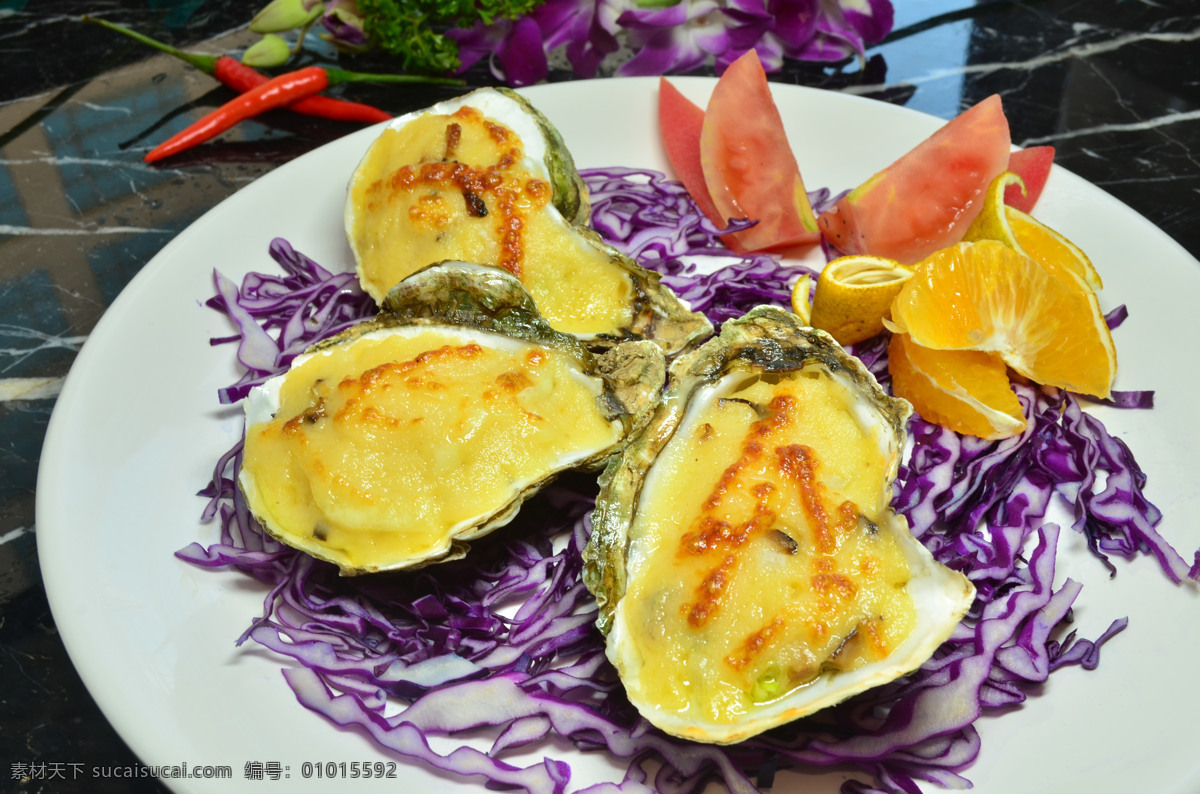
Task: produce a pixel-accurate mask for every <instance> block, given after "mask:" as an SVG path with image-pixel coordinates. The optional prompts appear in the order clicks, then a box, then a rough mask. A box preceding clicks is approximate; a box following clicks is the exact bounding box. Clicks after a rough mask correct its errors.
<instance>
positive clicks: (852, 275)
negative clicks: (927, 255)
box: [811, 254, 912, 345]
mask: <svg viewBox="0 0 1200 794" xmlns="http://www.w3.org/2000/svg"><path fill="white" fill-rule="evenodd" d="M910 275H912V270H911V269H910V268H908V267H906V266H904V265H902V264H900V263H899V262H897V261H896V260H894V259H888V258H887V257H883V256H870V255H867V254H853V255H851V256H843V257H838V258H837V259H834V260H832V261H831V262H829V263H828V264H826V265H825V268H824V269H823V270H822V271H821V275H820V276H819V277H818V278H817V291H816V293H814V295H813V300H812V320H811V325H812V327H813V328H820V329H821V330H823V331H828V332H829V334H830V335H831V336H832V337H833V338H834V339H836V340H837V341H838V343H839V344H843V345H852V344H854V343H855V342H861V341H863V340H864V339H870V338H871V337H873V336H876V335H878V334H879V333H881V332H882V331H883V318H884V317H885V316H886V315H887V313H888V308H889V307H890V306H891V305H892V299H893V298H895V297H896V293H898V292H899V291H900V287H901V286H903V285H904V282H905V281H907V280H908V277H909V276H910Z"/></svg>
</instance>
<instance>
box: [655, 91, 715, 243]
mask: <svg viewBox="0 0 1200 794" xmlns="http://www.w3.org/2000/svg"><path fill="white" fill-rule="evenodd" d="M703 124H704V109H703V108H701V107H700V106H699V105H697V104H696V103H695V102H693V101H692V100H690V99H688V98H687V97H685V96H684V95H683V94H682V93H680V92H679V89H678V88H676V87H675V86H673V85H672V84H671V83H670V82H668V81H667V79H666V78H665V77H660V78H658V129H659V134H660V135H662V142H663V150H664V151H665V152H666V155H667V162H669V163H670V164H671V170H673V171H674V172H675V176H676V178H677V179H679V181H680V182H682V183H683V186H684V187H685V188H687V192H688V193H689V194H691V196H692V200H693V201H695V202H696V206H698V207H699V208H700V211H701V212H703V213H704V214H705V215H707V216H708V218H709V220H711V221H712V222H713V223H715V224H717V225H718V226H719V227H724V226H725V220H726V219H725V218H724V217H723V216H722V215H721V213H720V212H718V211H717V205H715V204H713V201H712V199H711V198H710V197H709V195H708V187H707V186H706V185H705V184H704V169H702V168H701V167H700V128H701V127H702V126H703Z"/></svg>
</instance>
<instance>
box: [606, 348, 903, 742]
mask: <svg viewBox="0 0 1200 794" xmlns="http://www.w3.org/2000/svg"><path fill="white" fill-rule="evenodd" d="M818 373H819V371H818V370H815V369H813V370H809V371H804V372H802V373H801V374H798V375H792V376H787V377H784V378H783V379H782V380H778V379H775V378H773V379H772V380H778V382H774V383H772V382H769V381H768V380H765V379H758V378H753V377H751V378H749V379H748V380H747V379H745V378H742V379H740V381H731V380H730V379H728V378H727V379H726V380H725V381H723V382H722V383H723V384H725V385H723V386H722V385H718V387H717V390H711V389H710V390H708V393H707V394H703V395H701V394H698V395H695V396H694V398H693V400H692V404H691V407H690V408H689V409H688V415H687V417H685V420H684V422H683V423H682V424H681V426H680V428H679V429H678V430H677V431H676V433H675V435H674V437H673V438H672V440H671V441H670V442H669V443H668V444H667V446H666V448H665V449H664V450H663V451H662V453H660V455H659V456H658V458H657V460H656V462H655V466H654V469H653V470H652V472H651V474H650V476H649V477H648V478H647V481H646V483H645V485H644V487H643V490H642V494H643V496H642V502H641V503H640V504H639V506H638V513H637V516H636V518H635V523H634V527H633V529H632V533H631V535H632V537H633V541H632V544H631V547H630V550H629V566H630V573H629V581H630V585H629V590H628V591H627V592H626V594H625V596H624V598H623V600H622V602H621V608H622V609H623V610H626V621H627V623H628V625H629V626H630V630H629V631H628V633H627V639H628V640H629V642H630V643H631V644H632V645H633V646H634V647H633V649H632V652H631V655H632V657H633V658H635V659H636V660H637V661H636V664H635V667H637V668H638V671H637V678H638V683H637V687H638V689H639V692H640V697H641V698H643V699H645V700H647V701H649V702H650V703H652V704H653V705H654V706H655V707H657V708H659V709H661V710H664V711H667V712H673V713H676V714H679V715H680V716H686V715H689V714H691V715H693V716H695V717H696V719H698V720H704V721H712V722H717V723H732V722H735V721H736V720H738V718H739V717H740V716H741V715H743V714H745V713H747V712H748V711H749V710H750V709H752V708H753V707H754V706H755V704H759V703H764V702H768V701H772V700H775V699H777V698H779V697H782V696H783V695H786V694H787V693H788V692H790V691H793V690H795V689H796V688H797V687H802V686H804V685H805V684H806V683H809V682H811V681H813V680H814V679H815V678H816V677H817V676H818V675H819V674H820V673H821V672H822V671H825V670H829V669H852V668H854V667H857V666H860V665H862V664H865V663H867V662H871V661H875V660H877V659H881V658H884V657H886V656H887V655H888V654H889V652H890V651H891V650H892V649H894V648H896V647H897V646H898V645H899V644H900V643H901V642H902V641H903V640H904V638H905V637H906V636H907V635H908V634H909V632H910V631H911V630H912V627H913V626H914V625H915V622H916V614H915V610H914V607H913V603H912V598H911V597H910V596H909V594H908V593H907V592H906V590H905V586H904V585H905V582H906V581H907V580H908V578H909V567H908V563H907V561H906V560H905V557H904V554H903V552H902V550H901V549H900V547H899V545H898V544H897V542H896V540H895V539H894V537H892V536H890V535H888V534H886V533H883V532H878V531H876V527H875V523H876V522H877V521H878V520H879V518H880V516H881V514H882V511H884V510H885V509H887V499H888V497H889V496H890V491H889V489H887V488H886V487H885V483H886V478H887V474H888V471H889V467H890V466H891V464H892V456H891V455H889V454H888V453H886V452H883V451H881V442H880V437H879V433H880V431H881V427H879V426H875V427H864V426H863V424H860V422H861V421H862V420H861V418H859V417H858V415H857V414H856V411H858V410H861V409H859V408H856V401H855V399H854V395H853V394H851V393H850V392H849V390H847V389H846V388H845V387H844V386H842V385H841V384H839V383H838V382H836V381H834V380H833V379H831V378H830V377H829V376H828V375H827V374H818ZM651 494H652V495H653V496H650V495H651ZM624 672H625V671H623V674H624Z"/></svg>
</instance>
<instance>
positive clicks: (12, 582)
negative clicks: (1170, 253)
mask: <svg viewBox="0 0 1200 794" xmlns="http://www.w3.org/2000/svg"><path fill="white" fill-rule="evenodd" d="M895 4H896V29H895V31H894V33H893V34H892V35H891V36H890V37H889V39H888V40H887V41H885V42H884V43H883V44H882V45H880V46H878V47H874V48H872V49H871V50H870V51H869V53H868V54H869V56H870V59H869V61H868V62H867V64H866V65H865V68H861V69H860V67H859V65H858V64H856V63H849V64H839V65H833V66H818V65H812V64H791V65H789V66H788V67H787V68H786V69H785V70H784V71H783V72H782V73H780V74H777V75H774V76H773V79H775V80H778V81H780V82H788V83H798V84H804V85H813V86H818V87H824V88H829V89H832V90H840V91H848V92H852V93H855V94H859V95H863V96H868V97H872V98H875V99H878V100H880V101H885V102H892V103H896V104H901V105H905V106H908V107H911V108H914V109H917V110H921V111H925V112H928V113H932V114H934V115H937V116H941V117H943V118H949V117H950V116H952V115H954V114H955V113H957V112H958V111H959V110H960V109H962V108H964V107H966V106H968V105H970V104H972V103H973V102H975V101H977V100H978V99H981V98H983V97H984V96H986V95H988V94H991V93H999V94H1000V95H1001V96H1002V97H1003V100H1004V104H1005V109H1006V111H1007V113H1008V115H1009V118H1010V121H1011V124H1012V132H1013V141H1014V143H1017V144H1019V145H1023V146H1028V145H1035V144H1052V145H1054V146H1055V147H1056V148H1057V162H1058V163H1059V164H1061V165H1062V166H1064V167H1066V168H1067V169H1069V170H1071V171H1073V172H1075V173H1077V174H1079V175H1080V176H1082V177H1084V178H1085V179H1087V180H1089V181H1090V182H1092V183H1093V184H1095V185H1097V186H1099V187H1100V188H1102V189H1104V190H1106V191H1108V192H1109V193H1111V194H1112V195H1113V196H1115V197H1116V198H1118V199H1120V200H1121V201H1123V202H1125V203H1126V204H1128V205H1130V206H1131V207H1133V208H1134V209H1136V210H1137V211H1138V212H1140V213H1142V214H1143V215H1145V216H1146V217H1147V218H1149V219H1150V220H1151V221H1152V222H1154V223H1155V224H1157V225H1158V226H1159V227H1160V228H1162V229H1163V231H1165V232H1166V233H1167V234H1168V235H1170V236H1171V237H1173V238H1174V239H1175V240H1176V241H1178V242H1179V243H1180V244H1181V245H1182V246H1183V247H1184V248H1185V249H1187V251H1189V252H1190V253H1191V254H1192V255H1193V256H1200V223H1198V222H1197V221H1198V220H1200V218H1198V211H1197V206H1198V203H1197V194H1198V193H1200V77H1198V75H1200V7H1198V6H1197V5H1196V4H1195V3H1193V2H1187V1H1185V0H1026V2H1011V1H1010V0H981V1H980V2H976V3H971V2H968V1H967V0H895ZM253 10H254V9H253V8H252V7H248V6H247V5H246V4H244V3H237V2H231V1H230V0H184V1H183V2H179V1H178V0H140V1H139V2H113V0H97V2H94V3H91V4H82V3H78V2H76V0H49V1H48V2H38V3H34V2H29V1H28V0H0V59H2V61H0V62H2V63H3V65H4V69H3V78H2V79H0V762H3V766H2V767H0V791H15V792H61V791H77V790H78V791H89V792H153V791H160V790H164V789H162V788H161V787H160V786H159V784H157V783H155V782H153V781H150V780H145V779H138V780H132V781H130V780H127V779H103V778H100V779H96V778H90V777H89V778H88V779H87V780H86V783H79V782H72V781H71V780H69V779H64V778H70V777H71V775H70V771H71V770H70V769H69V768H66V767H65V765H67V764H71V763H83V764H87V765H88V766H89V767H91V766H102V767H122V766H133V765H136V763H137V762H136V759H135V758H134V757H133V755H132V754H131V753H130V751H129V750H128V749H127V747H126V746H125V745H124V743H123V742H122V740H121V739H120V738H119V737H118V736H117V734H116V733H115V732H114V731H113V730H112V728H111V727H110V726H109V724H108V722H107V721H106V720H105V718H104V716H103V715H102V714H101V713H100V712H99V710H98V709H97V707H96V706H95V705H94V703H93V702H92V701H91V699H90V697H89V695H88V693H87V691H86V690H85V688H84V687H83V685H82V683H81V682H80V680H79V678H78V676H77V674H76V673H75V671H74V668H73V667H72V665H71V663H70V661H69V659H68V658H67V655H66V653H65V651H64V649H63V645H62V643H61V641H60V639H59V637H58V636H57V634H56V631H55V625H54V620H53V617H52V616H51V615H50V612H49V608H48V606H47V602H46V596H45V593H44V591H43V589H42V586H41V582H40V577H39V573H38V564H37V558H36V528H35V517H34V494H35V489H36V475H37V465H38V458H39V454H40V451H41V447H42V440H43V436H44V434H45V430H46V426H47V422H48V420H49V416H50V412H51V409H52V408H53V405H54V400H55V395H56V394H57V393H58V389H59V386H60V384H61V382H62V379H63V377H64V376H65V375H66V373H67V370H68V369H69V367H70V366H71V362H72V361H73V359H74V357H75V354H76V353H77V351H78V350H79V348H80V346H81V345H82V344H83V342H84V341H85V340H86V339H87V336H88V333H89V331H90V330H91V329H92V327H93V326H94V325H95V323H96V321H97V320H98V319H99V317H100V315H101V314H102V313H103V312H104V310H105V308H106V307H107V306H108V305H109V304H110V303H111V302H112V301H113V299H114V298H115V297H116V295H117V294H118V293H119V292H120V291H121V289H122V288H123V287H124V286H125V284H126V283H127V282H128V281H129V280H130V279H131V278H132V277H133V276H134V275H135V274H136V273H137V272H138V270H139V269H140V268H141V267H142V266H143V265H144V264H145V263H146V262H147V261H149V260H150V259H151V258H152V257H153V256H154V255H155V253H156V252H157V251H158V250H159V249H161V248H162V246H163V245H165V244H166V243H167V242H168V241H169V240H171V239H172V237H173V236H174V235H175V234H177V233H178V232H179V231H180V230H182V229H183V228H184V227H186V226H187V225H188V224H189V223H191V222H192V221H194V220H195V219H196V218H198V217H199V216H200V215H202V214H203V213H204V212H205V211H207V210H208V209H210V208H211V207H213V206H214V205H216V204H217V203H218V202H220V201H221V200H222V199H223V198H225V197H227V196H228V195H230V194H231V193H233V192H234V191H236V190H238V189H239V188H241V187H243V186H245V185H246V184H248V183H249V182H251V181H253V180H254V179H256V178H257V177H259V176H261V175H262V174H264V173H267V172H268V171H270V170H271V169H272V168H274V167H276V166H278V165H279V164H281V163H284V162H287V161H289V160H291V159H292V158H294V157H295V156H297V155H298V154H300V153H303V152H304V151H307V150H309V149H311V148H313V147H316V146H319V145H321V144H323V143H325V142H327V141H329V140H332V139H334V138H335V137H337V136H339V135H341V134H342V133H343V132H344V131H345V128H344V127H342V126H340V125H338V124H334V123H329V122H323V121H319V120H313V119H307V118H302V117H297V116H292V115H288V114H283V113H277V114H270V115H269V116H267V117H264V118H263V119H261V120H258V121H255V122H252V123H248V124H244V125H241V127H239V128H238V129H237V130H236V131H234V132H231V133H229V134H227V135H226V136H224V137H223V138H222V139H220V141H219V142H216V143H213V144H210V145H207V146H204V147H202V148H201V149H198V150H196V151H195V152H194V153H189V154H187V155H184V156H181V157H179V158H177V159H175V160H173V161H171V162H170V164H169V165H166V166H164V167H153V166H147V165H145V164H144V163H143V162H142V160H141V157H142V155H143V154H144V152H145V151H146V150H147V149H148V148H149V146H150V145H152V143H153V142H157V141H158V140H160V139H161V137H162V132H161V131H162V130H164V129H166V128H169V127H171V125H172V124H178V123H179V122H178V119H179V117H180V116H188V117H191V116H194V115H195V114H197V113H198V112H201V111H203V110H205V109H208V108H210V107H212V106H214V105H216V104H217V103H219V102H222V101H224V100H226V99H227V98H229V96H230V95H229V93H228V92H227V91H226V90H225V89H223V88H221V87H220V86H218V85H216V84H215V83H214V82H213V81H212V80H211V79H210V78H208V77H206V76H205V75H203V74H201V73H199V72H197V71H196V70H194V69H191V68H189V67H187V66H185V65H183V64H181V63H180V62H178V61H175V60H173V59H171V58H169V57H167V56H159V55H153V56H151V55H150V54H149V53H148V51H147V50H145V49H144V48H143V47H141V46H140V45H138V44H136V43H133V42H130V41H126V40H124V39H121V38H119V37H116V36H114V35H113V34H111V33H109V32H107V31H105V30H102V29H100V28H97V27H96V26H93V25H89V24H86V23H84V22H81V21H80V20H79V15H80V14H82V13H89V14H94V15H101V16H104V17H106V18H108V19H111V20H113V21H116V22H121V23H123V24H126V25H129V26H133V27H136V28H138V29H139V30H141V31H143V32H146V33H148V34H149V35H152V36H155V37H156V38H159V39H161V40H164V41H167V42H170V43H173V44H176V45H179V46H188V47H194V48H195V49H197V50H201V51H205V52H225V51H234V50H237V49H238V48H239V47H241V46H244V45H245V44H246V42H247V41H248V40H249V39H248V37H247V36H246V34H245V32H244V30H243V29H242V26H244V24H245V22H246V21H247V19H248V17H249V16H250V14H251V13H252V11H253ZM356 66H361V67H362V68H365V69H377V70H386V68H387V65H386V64H381V63H372V62H371V61H370V59H367V60H366V62H364V63H361V64H356ZM469 78H470V81H471V82H472V83H474V84H478V83H485V82H489V81H490V78H489V76H488V75H487V74H486V72H483V71H477V72H475V73H472V74H471V75H469ZM566 78H567V75H562V74H555V75H553V76H552V79H556V80H557V79H566ZM458 90H459V89H448V88H414V89H405V90H403V91H400V90H388V89H382V88H372V87H356V88H355V90H354V91H353V92H350V93H353V96H354V97H355V98H361V99H363V100H364V101H368V102H372V103H374V104H377V105H380V106H382V107H384V108H386V109H387V110H389V111H393V112H402V111H405V110H408V109H413V108H417V107H422V106H424V105H427V104H430V103H431V102H433V101H436V100H437V99H440V98H443V97H446V96H449V95H452V94H454V93H457V92H458ZM63 498H70V497H69V495H64V496H63Z"/></svg>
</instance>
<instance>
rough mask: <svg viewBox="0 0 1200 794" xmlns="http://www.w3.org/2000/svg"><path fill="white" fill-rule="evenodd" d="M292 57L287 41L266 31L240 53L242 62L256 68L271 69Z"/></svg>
mask: <svg viewBox="0 0 1200 794" xmlns="http://www.w3.org/2000/svg"><path fill="white" fill-rule="evenodd" d="M290 57H292V49H291V47H289V46H288V43H287V42H286V41H284V40H283V38H281V37H280V36H277V35H275V34H274V33H268V34H267V35H265V36H263V37H262V38H261V39H259V40H258V41H257V42H256V43H255V44H253V45H251V46H250V47H248V48H247V49H246V51H245V52H244V53H242V63H244V64H246V65H247V66H253V67H255V68H258V69H271V68H274V67H276V66H282V65H283V64H285V63H287V60H288V58H290Z"/></svg>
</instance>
